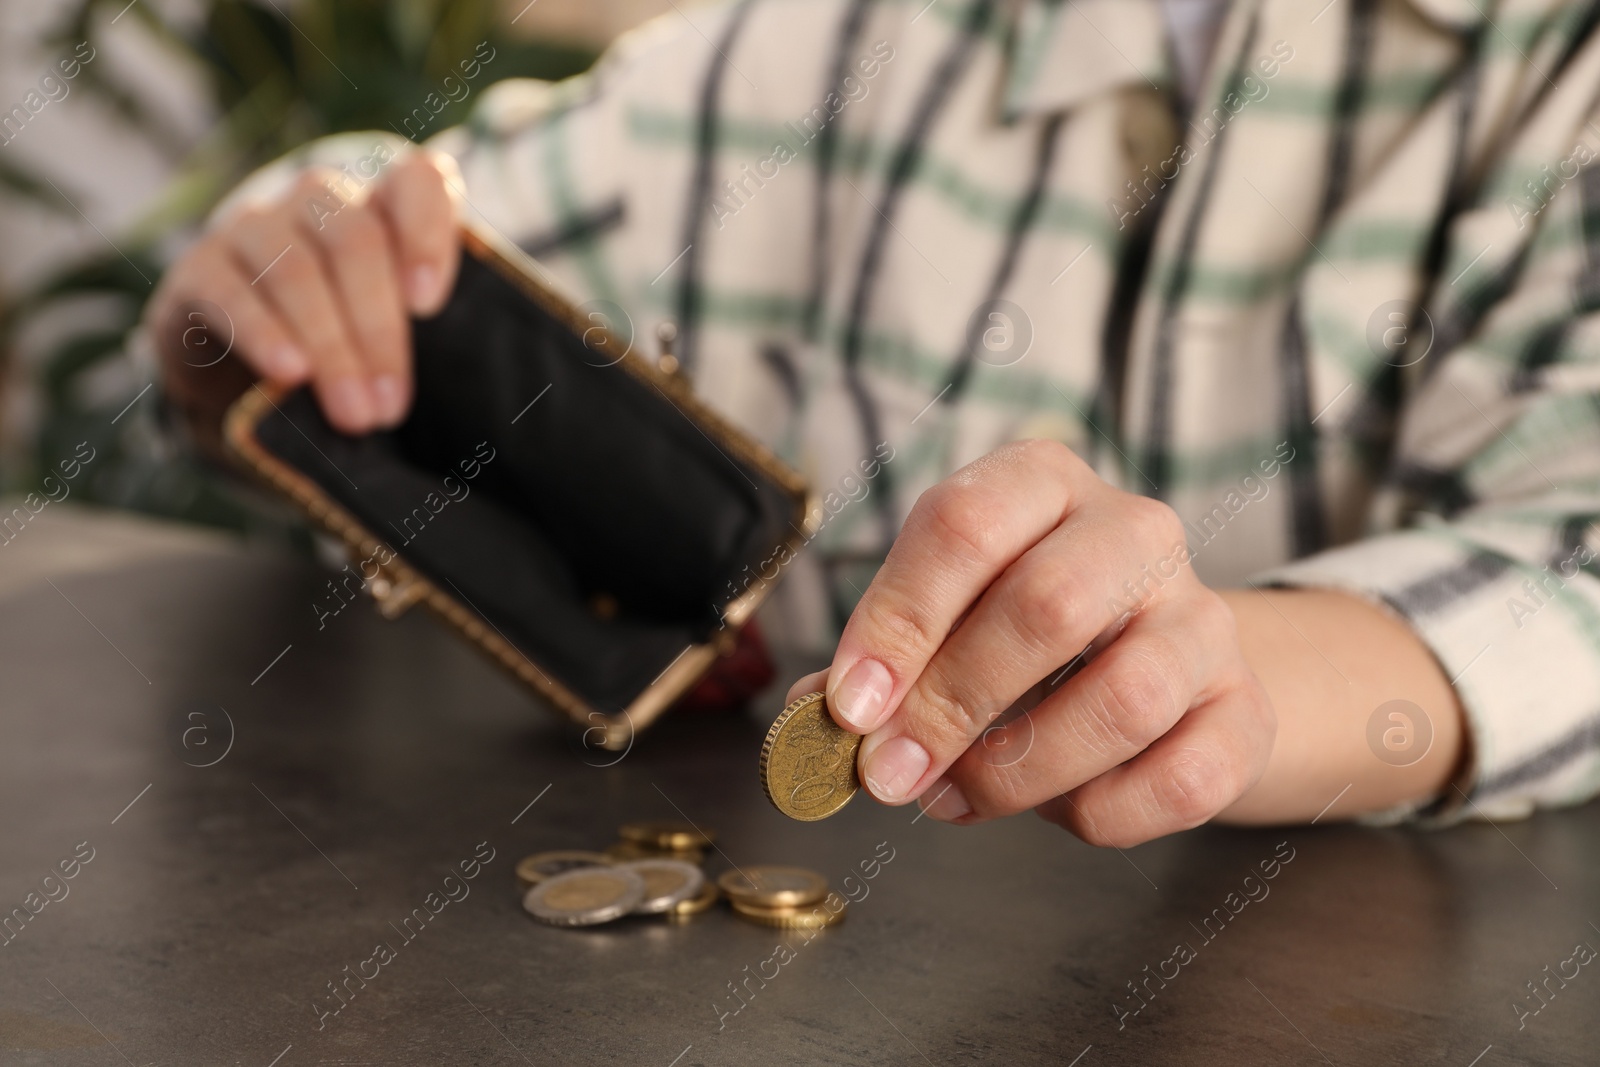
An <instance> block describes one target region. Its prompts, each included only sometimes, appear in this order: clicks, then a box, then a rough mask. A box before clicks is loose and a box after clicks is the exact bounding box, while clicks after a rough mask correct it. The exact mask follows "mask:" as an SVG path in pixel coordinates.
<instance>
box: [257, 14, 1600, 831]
mask: <svg viewBox="0 0 1600 1067" xmlns="http://www.w3.org/2000/svg"><path fill="white" fill-rule="evenodd" d="M1319 9H1320V10H1319ZM1597 17H1600V3H1596V2H1587V0H1586V2H1582V3H1578V2H1570V3H1563V2H1558V0H1499V2H1494V0H1330V2H1328V3H1327V4H1326V6H1323V5H1322V3H1321V2H1320V0H1313V2H1307V0H1234V3H1232V5H1231V7H1230V10H1229V12H1228V15H1227V18H1226V20H1225V22H1224V24H1223V25H1222V28H1221V30H1220V32H1219V37H1218V42H1217V46H1216V49H1215V52H1214V54H1213V57H1212V60H1211V64H1210V67H1209V71H1208V73H1207V75H1206V77H1205V79H1204V83H1203V85H1202V87H1201V90H1200V92H1199V96H1198V100H1197V102H1196V104H1195V106H1194V109H1193V110H1192V111H1191V112H1189V113H1187V114H1183V113H1180V112H1179V110H1178V106H1177V104H1176V103H1175V99H1176V93H1175V91H1174V76H1173V72H1172V69H1171V62H1170V55H1169V52H1168V49H1167V45H1166V40H1165V35H1164V27H1163V23H1162V19H1161V14H1160V9H1159V5H1158V3H1157V2H1156V0H1076V2H1074V3H1060V2H1055V3H1052V2H1042V0H1027V2H1021V3H1017V4H1015V5H1009V6H1008V5H1004V4H997V3H994V2H991V0H932V2H928V0H735V2H731V3H724V4H721V5H718V6H714V7H710V8H697V9H694V10H691V11H690V12H688V13H687V15H679V14H674V15H671V16H668V17H667V18H665V19H663V20H660V21H658V22H656V23H654V24H652V25H650V26H647V27H645V28H644V29H642V30H640V31H637V32H635V33H634V34H631V35H629V36H628V37H626V38H625V39H624V40H623V41H621V42H619V44H618V45H617V46H616V47H615V48H614V49H613V50H612V51H611V53H610V54H609V56H608V57H607V58H606V59H605V60H603V61H602V62H601V64H600V65H599V67H597V69H596V70H595V71H594V72H592V73H591V74H590V75H587V76H585V77H582V78H579V79H575V80H574V81H571V82H568V83H564V84H561V85H554V86H552V85H548V84H543V83H533V82H523V81H512V82H502V83H500V84H499V85H497V86H495V87H494V88H492V89H489V90H487V91H486V93H485V95H484V97H483V99H482V100H481V101H480V102H479V104H478V106H477V107H475V108H474V110H473V112H472V115H471V117H470V119H469V120H468V121H467V122H466V124H465V125H463V126H460V127H457V128H454V129H451V130H448V131H446V132H445V133H443V134H441V135H440V136H439V137H437V138H435V139H434V141H433V142H432V143H433V145H434V147H437V148H441V149H443V150H445V151H447V152H449V153H450V154H452V155H454V156H455V157H456V158H457V159H458V160H459V161H460V163H461V167H462V170H463V173H464V176H465V179H466V206H465V207H464V208H463V210H464V212H465V213H467V214H469V215H474V216H476V217H477V219H478V221H480V222H481V223H486V224H487V225H489V226H492V227H493V228H494V229H496V230H498V231H500V232H501V233H502V234H503V235H505V236H507V237H509V238H510V239H511V240H513V241H515V242H516V243H517V244H519V245H521V246H522V247H523V248H524V249H526V250H527V251H528V252H530V253H531V254H532V255H533V256H535V257H536V258H537V259H538V260H540V261H541V262H542V263H543V264H544V265H545V266H546V267H547V268H548V269H549V270H551V271H553V272H554V273H555V274H556V275H557V276H558V278H559V279H560V280H561V281H562V283H563V284H565V285H566V286H567V288H568V289H570V290H571V291H572V292H573V293H574V294H575V295H576V296H577V297H578V298H579V299H595V300H603V301H609V302H611V303H612V304H613V305H615V306H617V307H620V308H622V309H626V312H627V314H628V315H629V316H630V317H631V319H632V321H633V324H634V328H635V332H636V333H637V335H639V336H649V333H650V331H651V330H652V329H653V327H654V325H655V324H656V323H657V322H658V321H660V320H662V319H667V318H671V319H674V320H676V322H677V324H678V329H679V338H680V339H679V353H678V354H679V357H680V359H681V361H682V363H683V364H684V366H685V367H686V368H687V370H688V371H689V373H691V374H692V375H693V377H694V379H695V382H696V386H697V388H698V389H699V391H700V392H701V393H702V394H703V395H704V396H705V397H706V398H707V399H708V400H710V401H711V402H712V403H713V404H714V405H716V406H717V407H719V408H720V409H721V410H723V411H724V412H726V413H728V414H729V415H730V416H732V417H733V418H734V419H735V420H737V421H739V422H741V423H742V424H743V425H745V426H746V427H748V428H749V429H751V430H752V431H754V432H755V433H756V434H758V435H759V436H760V437H762V438H763V439H765V440H766V441H767V442H768V443H769V444H771V445H772V446H773V447H774V448H775V449H776V450H777V451H778V452H779V453H780V454H782V455H784V456H786V457H787V458H789V459H790V460H791V461H793V462H794V463H795V464H796V465H798V466H799V467H800V468H801V469H802V470H804V471H805V472H806V473H807V474H808V475H809V476H810V477H811V478H812V479H813V482H814V484H815V485H816V486H817V488H818V490H819V492H820V493H822V494H824V496H823V502H824V509H825V521H824V522H823V525H822V529H821V531H820V533H819V534H818V535H817V536H816V537H815V539H814V541H813V542H812V544H811V546H810V550H809V551H808V552H807V553H805V554H804V555H803V556H802V558H801V560H800V561H799V562H797V563H796V564H795V566H794V568H793V570H794V571H795V573H794V574H792V575H791V576H790V578H789V580H788V581H787V582H786V583H784V584H783V585H782V586H781V587H780V589H779V590H778V594H777V595H776V597H775V600H774V602H773V603H772V604H771V606H770V610H768V611H767V612H766V616H765V618H766V620H767V623H768V626H769V629H772V630H777V631H778V632H779V633H780V634H781V637H782V638H783V639H786V640H789V641H791V642H793V641H807V640H809V641H811V642H813V643H820V642H823V641H825V640H827V639H828V638H829V637H830V636H831V635H832V633H833V632H834V631H835V630H836V628H837V627H838V625H840V624H841V623H842V621H843V620H844V619H845V618H846V617H847V615H848V613H849V610H850V608H851V606H852V604H853V603H854V601H855V599H856V598H857V597H858V596H859V595H860V591H861V590H862V589H864V588H865V586H866V583H867V582H868V581H869V580H870V576H871V573H872V571H873V569H874V568H875V566H876V565H877V564H878V563H879V562H880V561H881V560H882V557H883V554H884V552H885V551H886V548H887V545H888V544H889V542H890V540H891V538H892V536H893V534H894V532H895V530H896V529H897V528H898V525H899V523H900V521H901V520H902V519H903V517H904V516H905V514H906V511H907V509H908V508H909V507H910V505H911V504H912V503H913V502H914V501H915V499H916V497H917V495H918V494H919V493H920V492H921V491H922V490H923V489H925V488H927V487H928V486H930V485H932V484H934V483H935V482H936V481H937V480H939V479H941V478H943V477H944V476H946V475H948V474H950V473H951V472H952V471H954V470H955V469H956V468H958V467H960V466H961V465H963V464H965V463H967V462H969V461H971V460H972V459H974V458H976V457H978V456H980V455H982V454H983V453H985V452H986V451H989V450H990V449H993V448H995V447H996V446H998V445H1000V444H1002V443H1004V442H1007V441H1011V440H1015V439H1018V438H1024V437H1050V438H1055V439H1058V440H1061V441H1063V442H1065V443H1067V444H1068V445H1070V446H1071V447H1072V448H1073V449H1075V450H1076V451H1078V452H1079V453H1080V454H1081V455H1083V456H1085V457H1087V458H1089V459H1090V460H1091V461H1092V462H1093V463H1094V465H1095V467H1096V469H1097V470H1098V471H1099V472H1100V473H1101V475H1102V476H1103V477H1105V478H1106V479H1107V480H1108V481H1110V482H1112V483H1114V484H1116V485H1119V486H1121V487H1123V488H1126V489H1129V490H1132V491H1137V492H1142V493H1147V494H1150V495H1153V496H1157V497H1160V498H1161V499H1163V500H1165V501H1167V502H1169V503H1170V504H1171V505H1172V506H1173V507H1174V508H1175V509H1176V510H1177V511H1178V513H1179V514H1180V515H1181V516H1182V517H1183V518H1184V519H1185V520H1186V522H1187V523H1188V529H1189V531H1190V547H1191V548H1192V549H1193V550H1194V552H1195V566H1196V568H1197V570H1198V571H1199V573H1200V576H1201V577H1202V578H1204V579H1205V580H1206V581H1207V582H1209V583H1210V584H1213V585H1234V584H1239V585H1242V584H1244V583H1246V582H1251V583H1254V584H1256V585H1258V586H1261V585H1297V586H1316V587H1331V588H1338V589H1343V590H1348V591H1351V592H1353V593H1355V594H1357V595H1360V596H1362V597H1365V598H1367V599H1369V600H1371V601H1373V602H1375V603H1378V604H1381V605H1383V606H1385V607H1386V608H1387V609H1388V610H1390V611H1393V612H1395V613H1396V614H1398V615H1399V616H1400V617H1402V618H1404V619H1405V620H1406V621H1407V622H1408V623H1409V624H1410V626H1411V627H1413V628H1414V630H1415V632H1416V633H1417V634H1418V635H1419V636H1420V637H1421V639H1422V640H1423V641H1424V642H1425V643H1426V644H1427V645H1428V647H1429V648H1430V649H1431V650H1432V652H1433V653H1434V655H1435V656H1437V658H1438V660H1439V662H1440V664H1441V665H1442V667H1443V669H1444V671H1445V672H1446V673H1447V674H1448V675H1449V676H1450V678H1451V679H1452V680H1453V683H1454V685H1455V688H1456V691H1457V693H1458V694H1459V696H1460V699H1461V702H1462V704H1463V705H1464V707H1465V708H1466V711H1467V716H1468V719H1469V722H1470V732H1471V747H1472V753H1473V760H1472V766H1471V768H1470V769H1469V772H1468V775H1467V778H1466V779H1465V780H1464V781H1463V782H1462V783H1461V784H1462V786H1463V787H1464V788H1465V789H1466V790H1467V792H1468V793H1469V794H1470V796H1471V801H1470V804H1466V803H1462V804H1458V805H1452V804H1450V803H1449V800H1448V798H1445V799H1444V800H1442V801H1441V802H1440V803H1439V804H1438V805H1435V806H1434V809H1433V811H1432V812H1430V814H1433V815H1436V816H1438V817H1440V818H1446V817H1454V816H1458V815H1463V814H1465V815H1473V814H1475V815H1480V816H1490V817H1512V816H1517V815H1522V814H1526V813H1527V812H1529V811H1530V810H1532V809H1533V808H1534V807H1535V806H1537V805H1557V804H1567V803H1575V802H1578V801H1580V800H1583V799H1585V798H1587V797H1589V796H1591V795H1592V794H1593V793H1595V792H1596V790H1597V788H1600V566H1597V565H1596V564H1595V563H1594V562H1593V561H1592V558H1591V556H1592V552H1593V550H1594V549H1593V548H1592V547H1591V546H1596V545H1597V544H1600V541H1597V540H1596V538H1595V536H1594V524H1595V520H1596V518H1597V517H1600V321H1597V319H1596V316H1595V315H1594V314H1593V312H1594V311H1595V310H1596V309H1600V168H1587V167H1585V166H1584V164H1586V163H1587V162H1588V161H1589V160H1590V159H1591V158H1594V157H1595V156H1596V155H1600V123H1596V122H1595V121H1594V119H1595V112H1596V107H1597V101H1596V96H1597V93H1600V35H1597V34H1596V33H1595V32H1594V27H1595V24H1596V20H1597ZM372 142H373V137H372V136H371V135H367V136H364V137H345V138H339V139H332V140H329V141H324V142H319V143H318V144H316V145H314V146H311V147H310V148H308V149H307V150H306V151H305V152H303V153H301V154H300V160H301V161H302V162H304V161H309V160H316V159H320V160H323V161H329V160H333V161H348V160H349V159H351V158H354V157H356V156H358V155H365V154H367V153H369V152H370V150H371V144H372ZM286 169H287V167H285V166H280V167H278V168H276V170H277V171H279V172H283V171H285V170H286ZM282 177H283V175H282V173H279V174H278V175H277V178H276V179H274V178H273V176H272V175H263V176H262V178H261V179H260V180H259V181H258V182H257V183H256V187H257V188H261V187H264V186H265V184H267V183H269V182H271V181H274V180H281V179H282ZM605 306H610V305H605ZM875 453H876V454H877V457H878V458H882V457H883V455H884V454H891V455H892V456H893V458H892V460H890V461H889V462H887V463H883V464H881V465H880V466H881V469H879V470H878V471H877V473H876V476H875V477H873V478H870V479H869V478H867V477H866V476H865V474H864V473H863V471H864V470H868V471H870V470H872V469H873V467H872V466H871V465H866V466H864V461H867V460H870V459H871V458H872V457H873V456H874V454H875ZM1336 669H1337V668H1336ZM1404 695H1405V694H1396V696H1397V697H1403V696H1404ZM1449 792H1450V794H1451V795H1452V796H1454V795H1455V792H1454V790H1451V791H1449ZM1396 814H1405V813H1396Z"/></svg>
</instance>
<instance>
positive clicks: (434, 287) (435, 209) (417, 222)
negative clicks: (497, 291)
mask: <svg viewBox="0 0 1600 1067" xmlns="http://www.w3.org/2000/svg"><path fill="white" fill-rule="evenodd" d="M449 166H450V165H449V164H448V163H446V162H445V161H443V160H440V159H436V158H435V157H433V156H430V155H429V154H428V153H426V152H413V153H411V154H410V155H407V156H405V157H403V158H401V159H400V160H398V161H397V162H396V163H395V164H394V166H393V168H392V169H391V170H390V172H389V175H388V177H387V179H385V181H384V183H383V185H382V186H381V187H380V188H379V190H378V193H377V197H376V199H377V203H378V208H379V210H381V211H382V212H383V213H384V215H385V217H386V218H387V220H388V226H389V232H390V233H391V234H392V235H393V236H394V240H395V248H396V251H397V253H398V256H399V276H400V286H401V291H402V292H403V293H404V294H405V302H406V307H407V308H408V309H409V310H410V311H411V313H412V314H413V315H416V316H418V317H419V318H428V317H430V316H432V315H435V314H437V313H438V311H439V309H440V308H442V307H443V306H444V303H445V300H446V299H448V298H449V296H450V291H451V289H453V288H454V287H455V279H456V270H457V268H458V267H459V266H460V262H461V242H460V239H459V237H458V236H457V232H456V214H455V202H454V200H453V199H452V198H451V196H450V192H449V190H448V187H447V185H446V181H445V176H444V174H443V173H441V167H444V168H447V169H448V168H449Z"/></svg>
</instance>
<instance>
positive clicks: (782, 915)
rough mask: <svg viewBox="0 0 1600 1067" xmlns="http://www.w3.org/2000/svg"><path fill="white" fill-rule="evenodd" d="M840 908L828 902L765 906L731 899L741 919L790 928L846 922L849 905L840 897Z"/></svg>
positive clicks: (806, 927) (815, 928) (807, 928)
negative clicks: (845, 917) (794, 906)
mask: <svg viewBox="0 0 1600 1067" xmlns="http://www.w3.org/2000/svg"><path fill="white" fill-rule="evenodd" d="M832 899H835V900H838V901H839V907H838V910H837V911H835V910H832V909H830V908H829V907H828V905H827V904H826V903H820V904H816V905H814V906H812V907H809V908H793V907H789V908H764V907H761V906H760V905H759V904H749V903H746V902H745V901H742V900H732V901H729V903H731V904H732V905H733V910H734V913H735V914H736V915H738V916H739V917H740V918H741V919H748V920H749V921H750V922H753V923H760V924H761V925H762V926H779V927H783V928H784V929H788V930H820V929H822V928H823V927H825V926H833V925H835V924H836V923H842V922H844V915H845V911H846V910H847V908H848V905H847V904H845V902H844V901H843V900H842V899H840V898H838V897H834V898H832Z"/></svg>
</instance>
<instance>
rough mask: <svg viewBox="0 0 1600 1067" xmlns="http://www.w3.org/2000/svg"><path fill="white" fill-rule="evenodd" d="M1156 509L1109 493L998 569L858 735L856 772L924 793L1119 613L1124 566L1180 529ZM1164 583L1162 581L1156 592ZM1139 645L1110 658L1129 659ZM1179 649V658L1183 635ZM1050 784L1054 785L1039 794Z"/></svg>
mask: <svg viewBox="0 0 1600 1067" xmlns="http://www.w3.org/2000/svg"><path fill="white" fill-rule="evenodd" d="M1158 512H1166V513H1167V514H1168V515H1170V512H1167V509H1165V508H1164V507H1162V505H1160V504H1156V503H1153V502H1150V501H1145V500H1143V499H1142V498H1137V497H1130V496H1125V495H1119V496H1116V497H1113V498H1112V499H1110V500H1108V501H1106V503H1105V504H1104V505H1103V506H1100V507H1097V508H1094V509H1084V510H1083V511H1080V512H1078V513H1077V514H1075V515H1073V516H1071V517H1069V518H1068V519H1067V521H1066V522H1065V523H1063V524H1062V526H1061V527H1060V528H1058V529H1056V530H1055V531H1053V532H1052V533H1051V534H1050V535H1049V536H1048V537H1046V538H1045V539H1044V540H1042V541H1040V542H1039V544H1037V545H1035V546H1034V547H1033V548H1032V549H1030V550H1029V551H1028V552H1027V553H1026V554H1024V555H1023V556H1022V558H1021V559H1019V560H1017V561H1016V562H1015V563H1013V564H1012V565H1011V566H1010V567H1009V568H1008V569H1007V570H1006V571H1005V573H1004V574H1002V575H1000V577H999V578H997V579H996V580H995V582H994V584H993V585H991V586H990V587H989V589H988V591H987V592H985V593H984V594H983V596H982V598H981V599H980V600H979V601H978V603H977V605H976V606H975V607H974V608H973V609H972V612H971V614H970V615H969V616H968V617H967V619H966V620H965V621H964V622H963V623H962V625H961V626H960V628H959V629H957V630H956V631H955V632H954V633H952V634H951V635H950V636H949V638H948V639H947V640H946V641H945V643H944V645H943V646H942V647H941V648H940V649H939V651H938V652H937V653H936V654H935V655H934V657H933V658H932V660H931V661H930V662H929V663H928V665H927V667H926V668H925V669H924V670H923V671H922V673H921V675H919V676H918V677H917V679H916V681H915V682H914V683H912V686H911V689H910V690H909V691H908V692H907V693H906V696H905V699H904V700H902V701H901V703H900V706H899V708H897V709H896V711H895V713H894V716H893V718H892V719H890V720H889V722H887V723H886V724H885V725H884V726H882V727H881V728H880V729H879V730H877V731H875V732H874V733H873V734H872V735H871V736H869V737H868V738H867V740H866V741H865V742H864V743H863V744H862V752H861V774H862V778H863V779H864V780H865V781H866V782H867V788H868V789H869V790H870V791H871V792H872V794H873V795H874V796H876V797H877V798H878V799H879V800H882V801H884V802H886V803H891V804H893V803H899V802H901V801H904V800H907V799H910V798H912V797H915V796H917V795H919V794H920V793H921V792H922V791H923V789H924V787H925V786H926V784H927V783H929V782H931V781H932V780H933V779H934V778H935V777H937V776H938V775H939V774H941V773H943V771H944V770H945V768H947V767H948V766H950V764H951V763H952V762H954V761H955V760H956V759H957V757H959V756H960V755H961V754H962V753H963V752H964V751H966V750H967V748H968V746H970V745H971V744H972V742H973V741H974V740H976V739H977V738H978V737H979V735H981V734H983V733H984V731H985V729H986V728H987V727H988V726H989V725H990V724H991V723H993V722H995V720H997V719H998V718H999V717H1000V715H1001V714H1002V713H1003V712H1004V711H1005V710H1006V709H1007V708H1009V707H1010V706H1011V705H1012V704H1013V703H1014V702H1015V701H1016V700H1017V698H1018V697H1020V696H1022V694H1024V693H1025V692H1027V691H1028V690H1029V689H1031V688H1032V687H1033V686H1034V685H1036V684H1037V683H1038V682H1039V680H1040V679H1041V678H1046V677H1048V676H1050V675H1053V674H1054V673H1056V672H1057V671H1058V670H1060V668H1061V666H1062V665H1063V664H1065V663H1067V662H1069V661H1070V660H1071V659H1072V658H1073V657H1074V656H1075V655H1077V653H1078V652H1079V651H1081V650H1082V649H1083V648H1084V647H1085V646H1087V645H1088V644H1089V643H1090V642H1091V641H1093V640H1094V639H1095V637H1096V636H1097V635H1098V634H1100V633H1101V632H1103V631H1105V630H1106V629H1108V628H1109V627H1110V626H1111V625H1112V624H1113V623H1114V622H1115V621H1116V619H1117V617H1118V615H1119V614H1120V613H1121V610H1122V609H1121V601H1122V599H1123V598H1122V597H1121V596H1120V595H1119V592H1120V591H1119V587H1120V586H1121V585H1123V584H1124V583H1125V582H1126V581H1127V580H1128V579H1127V577H1126V576H1128V575H1135V576H1138V575H1141V574H1142V573H1143V570H1142V568H1141V565H1140V564H1141V560H1146V561H1147V560H1153V559H1156V558H1157V557H1158V556H1159V555H1160V553H1161V548H1160V547H1159V546H1160V545H1162V544H1163V543H1165V544H1167V545H1168V547H1169V548H1170V544H1171V542H1170V541H1164V539H1166V538H1181V531H1180V530H1178V529H1177V521H1176V519H1175V518H1173V519H1172V520H1171V521H1170V522H1168V521H1166V520H1164V519H1163V518H1162V517H1161V516H1160V515H1159V514H1158ZM1161 594H1162V590H1161V589H1160V588H1157V589H1156V590H1155V593H1154V598H1153V600H1152V603H1159V602H1160V601H1161ZM1148 606H1149V605H1147V607H1148ZM1219 608H1220V602H1219ZM1221 610H1222V611H1224V612H1225V610H1226V609H1221ZM1183 636H1186V637H1187V636H1188V635H1183ZM1124 639H1126V638H1124ZM1119 644H1120V642H1119ZM1114 647H1115V646H1114ZM1136 649H1137V646H1134V648H1132V649H1130V650H1127V651H1125V652H1124V654H1123V655H1121V656H1119V657H1115V659H1116V660H1117V661H1118V662H1133V661H1135V658H1136V656H1137V654H1138V653H1137V650H1136ZM1178 652H1179V658H1180V659H1181V658H1183V656H1182V647H1181V645H1180V646H1179V648H1178ZM1104 670H1105V665H1104V664H1102V665H1101V672H1100V673H1103V672H1104ZM1072 688H1073V689H1081V688H1082V683H1081V682H1075V683H1074V684H1073V686H1072ZM1182 695H1183V696H1184V697H1185V698H1186V697H1187V694H1182ZM1186 707H1188V704H1187V703H1186V702H1185V703H1184V704H1183V705H1182V706H1181V707H1178V708H1177V709H1176V711H1175V713H1174V714H1175V715H1176V714H1181V713H1182V712H1183V710H1184V708H1186ZM1169 725H1170V723H1169ZM1129 754H1131V753H1129ZM1121 758H1127V757H1126V755H1125V756H1123V757H1121ZM1109 765H1110V764H1102V765H1101V766H1100V767H1098V768H1096V770H1097V771H1098V770H1100V769H1104V767H1105V766H1109ZM1054 792H1060V789H1056V790H1053V791H1052V792H1051V793H1047V794H1045V795H1047V796H1048V795H1053V793H1054ZM1040 799H1043V797H1041V798H1040ZM1032 806H1033V805H1032V804H1028V805H1025V807H1032Z"/></svg>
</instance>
